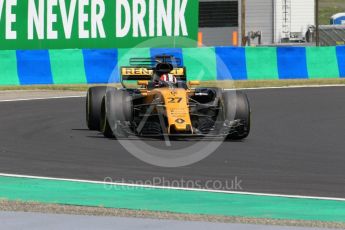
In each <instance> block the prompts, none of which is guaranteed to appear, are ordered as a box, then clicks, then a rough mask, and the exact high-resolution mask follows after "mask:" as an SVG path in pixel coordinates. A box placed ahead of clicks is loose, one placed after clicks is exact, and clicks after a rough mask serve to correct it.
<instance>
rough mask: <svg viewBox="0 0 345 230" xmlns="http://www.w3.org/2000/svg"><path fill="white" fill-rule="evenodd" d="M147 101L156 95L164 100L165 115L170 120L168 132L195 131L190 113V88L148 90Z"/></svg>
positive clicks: (150, 100)
mask: <svg viewBox="0 0 345 230" xmlns="http://www.w3.org/2000/svg"><path fill="white" fill-rule="evenodd" d="M146 93H147V97H146V98H147V100H148V101H147V102H148V103H150V102H152V98H153V97H155V96H156V95H158V96H161V98H162V100H163V101H164V108H165V116H166V117H167V120H168V127H167V128H168V134H171V133H172V132H174V133H189V134H192V133H193V129H192V122H191V118H190V114H189V105H188V94H189V93H190V92H189V91H188V90H185V89H181V88H157V89H153V90H151V91H147V92H146Z"/></svg>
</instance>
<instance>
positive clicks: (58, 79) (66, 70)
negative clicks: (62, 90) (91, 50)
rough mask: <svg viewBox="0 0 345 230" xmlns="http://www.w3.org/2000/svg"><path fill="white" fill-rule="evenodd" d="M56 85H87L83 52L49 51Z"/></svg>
mask: <svg viewBox="0 0 345 230" xmlns="http://www.w3.org/2000/svg"><path fill="white" fill-rule="evenodd" d="M49 55H50V63H51V69H52V74H53V79H54V83H55V84H83V83H86V75H85V68H84V59H83V54H82V50H49Z"/></svg>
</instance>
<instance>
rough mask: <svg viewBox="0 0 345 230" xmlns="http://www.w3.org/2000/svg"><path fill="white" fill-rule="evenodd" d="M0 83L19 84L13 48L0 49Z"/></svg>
mask: <svg viewBox="0 0 345 230" xmlns="http://www.w3.org/2000/svg"><path fill="white" fill-rule="evenodd" d="M0 68H1V71H0V85H19V79H18V73H17V57H16V51H15V50H10V51H7V50H1V51H0Z"/></svg>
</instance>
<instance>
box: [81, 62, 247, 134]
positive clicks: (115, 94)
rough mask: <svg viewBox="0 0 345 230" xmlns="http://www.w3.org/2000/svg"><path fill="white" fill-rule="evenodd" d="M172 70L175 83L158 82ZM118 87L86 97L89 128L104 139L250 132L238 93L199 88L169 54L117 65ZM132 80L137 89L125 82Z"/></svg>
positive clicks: (243, 97)
mask: <svg viewBox="0 0 345 230" xmlns="http://www.w3.org/2000/svg"><path fill="white" fill-rule="evenodd" d="M164 74H172V75H173V76H174V77H176V79H177V81H176V82H166V81H161V80H160V78H159V76H161V75H164ZM120 75H121V84H122V87H121V88H114V87H110V86H108V87H107V86H97V87H91V88H90V89H89V90H88V93H87V98H86V121H87V125H88V128H89V129H90V130H98V131H100V132H102V133H103V135H104V136H105V137H108V138H126V137H129V136H131V135H135V136H142V137H146V136H147V137H153V136H164V135H169V136H180V137H185V136H219V137H224V138H226V139H233V140H241V139H244V138H246V137H247V136H248V135H249V132H250V116H251V110H250V105H249V101H248V98H247V96H246V94H245V93H244V92H241V91H225V90H223V89H221V88H204V87H199V88H198V87H197V86H198V85H199V82H197V81H189V82H188V81H187V74H186V67H183V66H181V60H180V59H178V58H175V57H173V56H156V57H154V58H132V59H130V66H126V67H121V68H120ZM128 82H136V83H137V84H136V85H137V87H135V88H133V87H132V88H130V87H127V86H126V83H128Z"/></svg>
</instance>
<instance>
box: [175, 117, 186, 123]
mask: <svg viewBox="0 0 345 230" xmlns="http://www.w3.org/2000/svg"><path fill="white" fill-rule="evenodd" d="M184 122H185V120H183V119H181V118H179V119H176V123H177V124H183V123H184Z"/></svg>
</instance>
